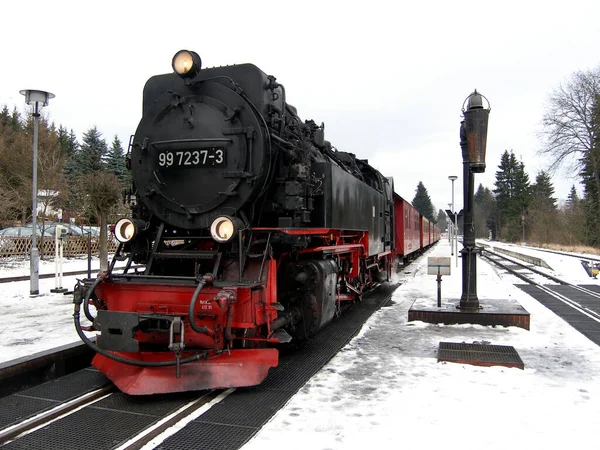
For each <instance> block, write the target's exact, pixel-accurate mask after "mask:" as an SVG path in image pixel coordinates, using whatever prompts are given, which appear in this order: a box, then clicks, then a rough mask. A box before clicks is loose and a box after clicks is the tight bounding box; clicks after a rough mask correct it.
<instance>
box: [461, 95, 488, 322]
mask: <svg viewBox="0 0 600 450" xmlns="http://www.w3.org/2000/svg"><path fill="white" fill-rule="evenodd" d="M484 99H485V100H486V101H487V98H485V97H484V96H483V95H481V94H480V93H478V92H477V90H475V91H474V92H472V93H471V94H470V95H469V96H468V97H467V98H466V99H465V101H464V103H463V109H462V112H463V116H464V120H463V121H462V122H461V124H460V148H461V152H462V157H463V199H464V207H463V249H462V250H461V251H460V253H461V255H462V267H463V271H462V272H463V279H462V282H463V283H462V284H463V292H462V297H461V298H460V305H459V308H462V309H466V310H475V309H479V299H478V298H477V259H476V256H477V252H478V249H477V248H476V246H475V224H474V220H473V197H474V186H475V178H474V174H476V173H482V172H485V148H486V143H487V129H488V118H489V114H490V103H489V101H487V104H488V105H487V106H488V107H487V108H485V107H484V104H483V100H484ZM465 103H466V105H467V107H466V108H465Z"/></svg>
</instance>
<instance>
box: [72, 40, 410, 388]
mask: <svg viewBox="0 0 600 450" xmlns="http://www.w3.org/2000/svg"><path fill="white" fill-rule="evenodd" d="M172 67H173V73H169V74H164V75H158V76H154V77H152V78H150V79H149V80H148V82H147V83H146V86H145V88H144V94H143V115H142V119H141V121H140V124H139V126H138V128H137V131H136V133H135V136H133V137H132V140H131V141H130V151H129V156H130V168H131V173H132V178H133V190H132V194H134V196H135V202H133V207H132V216H131V217H130V218H125V219H121V220H120V221H119V222H118V223H117V224H116V226H115V235H116V238H117V239H118V240H119V241H120V243H121V244H120V245H119V248H118V250H117V253H116V255H115V261H116V260H123V259H127V261H128V268H127V269H126V270H125V272H124V273H117V272H116V271H114V270H112V268H113V267H114V262H113V263H112V265H111V270H110V271H109V272H108V273H104V274H101V275H100V276H99V277H98V278H97V279H96V280H93V282H92V280H90V281H88V282H86V283H83V284H81V285H79V286H78V288H77V289H76V291H75V302H76V314H75V316H76V320H75V323H76V327H77V329H78V331H79V334H80V336H81V337H82V339H84V340H85V341H86V342H87V343H88V345H91V346H93V347H94V349H95V350H96V351H97V352H98V353H97V355H96V356H95V358H94V362H93V364H94V366H95V367H97V368H98V369H99V370H101V371H102V372H103V373H104V374H106V375H107V376H108V377H109V378H110V379H111V380H112V381H113V382H114V383H115V384H116V385H117V386H118V387H119V388H120V389H121V390H123V391H124V392H126V393H129V394H150V393H160V392H175V391H185V390H195V389H207V388H217V387H234V386H248V385H254V384H258V383H260V382H261V381H262V380H263V379H264V378H265V377H266V375H267V373H268V370H269V368H270V367H274V366H276V365H277V362H278V350H277V349H276V348H275V346H274V344H277V343H289V342H301V341H303V340H305V339H308V338H310V337H311V336H313V335H314V334H315V333H317V331H318V330H319V329H321V328H322V327H323V326H325V325H326V324H327V323H328V322H330V321H331V320H332V319H333V318H334V317H335V315H336V314H338V313H339V312H340V311H341V310H342V309H343V307H344V305H346V304H349V303H351V302H354V301H356V300H357V299H359V298H360V296H361V294H362V293H363V292H364V291H365V290H367V289H369V288H370V287H372V286H373V285H374V283H375V282H376V280H377V279H378V278H382V277H383V278H385V277H388V276H389V275H390V273H391V270H392V266H393V259H394V256H395V245H394V199H393V186H392V182H391V180H390V179H387V178H386V177H384V176H383V175H381V174H380V173H379V172H378V171H377V170H375V169H374V168H373V167H371V166H369V164H368V163H367V161H365V160H360V159H357V158H356V157H355V156H354V155H353V154H351V153H345V152H341V151H337V150H336V149H335V148H333V147H332V145H331V144H330V143H329V142H328V141H326V140H325V139H324V126H323V125H318V124H316V123H315V122H314V121H311V120H309V121H302V120H301V119H300V117H299V116H298V114H297V111H296V109H295V108H294V107H293V106H291V105H290V104H288V103H287V101H286V91H285V89H284V87H283V85H281V84H279V83H278V82H277V81H276V79H275V77H273V76H268V75H266V74H265V73H264V72H262V71H261V70H260V69H259V68H257V67H256V66H254V65H252V64H241V65H232V66H226V67H215V68H208V69H202V68H201V60H200V57H199V56H198V55H197V54H196V53H194V52H191V51H186V50H182V51H180V52H178V53H177V54H176V55H175V56H174V58H173V61H172ZM401 220H402V218H401ZM132 264H136V265H137V267H139V265H141V266H142V267H143V269H132V267H133V266H132ZM80 305H82V308H83V310H84V312H85V314H86V316H87V317H88V318H89V319H90V320H92V321H93V327H92V328H93V329H95V330H98V331H99V332H100V333H99V334H98V336H97V341H96V344H93V343H92V342H90V341H89V340H88V339H87V338H86V337H85V335H84V334H83V332H82V327H81V325H80V323H79V314H80V313H79V310H80V308H81V306H80ZM89 305H93V306H95V308H96V309H97V314H96V315H95V316H94V315H92V314H91V312H90V306H89Z"/></svg>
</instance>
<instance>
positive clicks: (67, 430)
mask: <svg viewBox="0 0 600 450" xmlns="http://www.w3.org/2000/svg"><path fill="white" fill-rule="evenodd" d="M156 421H157V418H156V417H152V416H144V415H141V414H132V413H125V412H116V411H108V410H100V409H97V408H84V409H82V410H80V411H78V412H77V414H71V415H69V416H66V417H63V418H62V419H60V420H58V421H56V422H53V423H52V424H51V425H48V426H45V427H43V428H40V429H38V430H36V431H34V432H33V433H30V434H28V435H25V436H23V437H22V438H20V439H18V440H16V441H13V442H11V443H9V444H6V445H5V446H3V447H2V450H9V449H28V450H54V449H56V450H65V449H86V448H90V449H108V448H115V447H118V446H119V445H120V444H123V443H124V442H125V441H127V440H128V439H129V438H130V437H131V436H134V435H135V434H136V433H139V432H141V431H142V430H144V429H145V428H146V427H148V426H150V425H152V424H153V423H154V422H156Z"/></svg>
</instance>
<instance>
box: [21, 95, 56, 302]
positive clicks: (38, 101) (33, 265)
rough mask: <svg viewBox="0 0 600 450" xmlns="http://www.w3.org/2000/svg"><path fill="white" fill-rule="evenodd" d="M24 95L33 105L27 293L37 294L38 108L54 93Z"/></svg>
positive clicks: (29, 103)
mask: <svg viewBox="0 0 600 450" xmlns="http://www.w3.org/2000/svg"><path fill="white" fill-rule="evenodd" d="M19 93H20V94H22V95H24V96H25V103H27V104H28V105H31V106H33V177H32V195H31V197H32V208H31V216H32V232H31V259H30V262H29V265H30V269H31V271H30V272H31V273H30V276H29V293H30V294H31V295H37V294H39V293H40V288H39V276H40V253H39V251H38V248H37V153H38V128H39V119H40V110H41V109H42V108H43V107H44V106H47V105H48V102H49V101H50V99H51V98H54V94H51V93H50V92H46V91H36V90H33V89H24V90H22V91H19Z"/></svg>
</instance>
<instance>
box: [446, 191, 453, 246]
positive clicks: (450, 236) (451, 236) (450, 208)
mask: <svg viewBox="0 0 600 450" xmlns="http://www.w3.org/2000/svg"><path fill="white" fill-rule="evenodd" d="M448 208H449V209H448V211H450V212H451V213H452V208H453V207H452V203H448ZM446 214H447V212H446ZM448 223H449V225H448V243H449V244H451V245H450V253H451V255H452V256H454V243H453V242H454V241H453V239H454V234H452V233H453V231H452V228H453V227H454V222H453V221H452V216H448Z"/></svg>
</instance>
